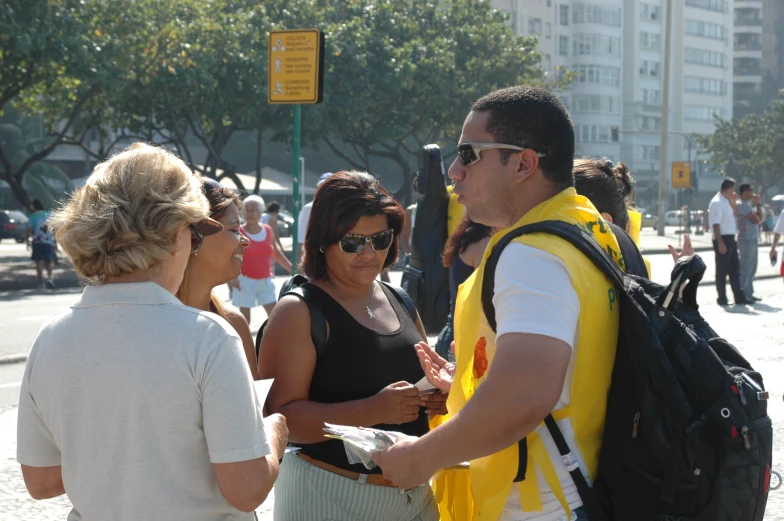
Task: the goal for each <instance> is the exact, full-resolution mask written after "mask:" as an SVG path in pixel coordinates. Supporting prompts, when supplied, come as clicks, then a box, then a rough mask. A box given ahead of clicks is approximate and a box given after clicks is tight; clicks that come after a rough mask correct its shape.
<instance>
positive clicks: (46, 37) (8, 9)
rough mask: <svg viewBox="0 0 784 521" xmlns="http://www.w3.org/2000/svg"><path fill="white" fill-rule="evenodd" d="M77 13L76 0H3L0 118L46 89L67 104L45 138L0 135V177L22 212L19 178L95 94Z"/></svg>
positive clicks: (89, 49) (25, 199) (25, 201)
mask: <svg viewBox="0 0 784 521" xmlns="http://www.w3.org/2000/svg"><path fill="white" fill-rule="evenodd" d="M82 15H83V12H82V10H81V4H80V2H78V1H77V0H49V1H47V0H7V1H6V2H5V4H4V6H3V9H2V10H0V114H1V113H2V112H4V111H5V110H6V109H7V108H8V107H9V104H10V103H11V102H12V101H13V100H16V103H17V106H18V107H19V108H20V109H24V108H26V107H28V106H30V105H35V104H38V103H41V100H40V98H41V97H42V96H43V95H44V94H43V93H44V91H45V90H46V89H52V90H58V91H59V92H60V95H61V96H62V97H63V98H64V99H67V100H68V101H67V103H68V108H69V110H67V111H64V112H62V113H61V118H60V119H58V120H56V121H53V122H52V124H51V125H50V128H49V129H48V130H49V132H47V134H48V136H47V137H46V138H44V139H39V140H34V141H24V140H20V139H13V134H5V135H4V136H5V137H4V139H1V140H0V179H2V180H4V181H5V182H7V183H8V184H9V186H10V187H11V191H12V193H13V194H14V197H15V198H16V199H17V200H18V201H19V202H20V203H21V204H22V205H23V206H26V207H28V208H31V199H30V197H29V195H28V194H27V191H26V190H25V188H24V184H23V180H24V177H25V174H26V173H27V172H28V171H29V170H30V168H31V167H32V166H33V165H34V164H36V163H37V162H38V161H40V160H41V159H43V158H45V157H46V156H48V155H49V154H50V153H51V152H52V151H53V150H54V148H55V147H56V146H57V145H58V144H60V143H61V142H62V140H63V139H64V137H65V136H66V135H68V133H69V132H70V131H71V128H72V126H73V124H74V121H75V120H76V119H77V118H78V117H79V115H80V114H81V112H82V110H83V109H84V107H85V105H86V104H87V103H88V102H89V101H90V100H91V99H92V98H94V97H95V96H96V94H97V92H98V90H99V89H98V87H97V86H96V84H95V83H94V82H92V81H90V76H91V72H92V71H90V68H89V67H88V66H87V63H88V62H89V61H90V57H91V56H92V54H93V53H94V50H95V49H94V46H93V43H92V41H91V40H90V38H89V35H85V34H84V32H83V31H82V30H81V28H82V23H83V18H82ZM9 136H10V137H9Z"/></svg>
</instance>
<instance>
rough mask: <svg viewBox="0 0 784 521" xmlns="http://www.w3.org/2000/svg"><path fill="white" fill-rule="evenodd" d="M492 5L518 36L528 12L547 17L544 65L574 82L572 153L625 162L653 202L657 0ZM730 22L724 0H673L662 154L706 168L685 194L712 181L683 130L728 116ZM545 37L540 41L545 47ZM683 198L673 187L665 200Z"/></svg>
mask: <svg viewBox="0 0 784 521" xmlns="http://www.w3.org/2000/svg"><path fill="white" fill-rule="evenodd" d="M737 1H740V0H737ZM746 1H750V0H746ZM757 1H762V0H757ZM774 1H779V0H774ZM549 4H552V5H549ZM493 5H494V6H495V7H496V8H498V9H501V10H503V11H505V12H507V13H510V15H512V16H513V17H514V19H515V20H516V21H515V22H514V23H513V24H512V26H513V27H515V29H516V31H517V33H518V34H521V35H530V34H531V33H530V32H527V31H526V30H525V29H526V24H527V20H528V18H529V17H530V16H534V13H537V14H536V16H537V17H539V16H544V14H540V13H541V11H542V9H544V10H546V13H547V15H551V16H552V17H553V18H554V20H555V25H554V27H555V31H554V33H553V37H554V42H553V43H554V45H555V51H554V52H555V58H554V60H553V62H552V65H553V67H556V68H557V67H558V66H563V67H566V68H568V69H569V70H571V71H572V73H573V74H574V80H575V81H574V83H572V84H571V85H570V86H569V87H568V89H566V91H565V92H562V93H559V96H560V97H561V99H562V100H563V101H564V102H565V103H566V104H567V106H568V107H569V109H570V112H571V114H572V117H573V119H574V124H575V131H576V134H577V135H576V140H577V154H578V155H580V156H586V157H608V158H610V159H613V160H623V161H624V162H626V163H627V164H629V166H630V167H631V169H632V172H633V173H634V176H635V178H636V179H637V198H638V201H639V202H640V203H641V204H642V205H645V206H648V207H653V206H654V204H655V200H656V197H657V194H658V179H659V161H660V151H661V137H660V136H661V125H662V102H663V99H662V80H663V78H662V76H663V67H664V59H663V57H664V35H665V31H664V29H665V27H664V20H665V12H664V8H665V3H664V1H663V0H581V1H577V0H557V1H553V2H551V3H550V2H546V1H539V0H494V1H493ZM732 28H733V12H732V9H731V5H730V0H674V1H673V13H672V41H671V46H672V50H671V63H670V85H671V87H670V100H669V117H670V122H669V129H670V137H669V149H668V162H672V161H687V160H689V159H691V160H692V162H693V164H695V166H696V170H697V172H698V173H700V174H703V173H704V174H706V180H705V183H703V184H702V185H700V186H699V193H697V192H695V193H693V194H692V195H691V196H694V197H697V196H699V199H698V200H701V199H702V198H703V197H702V195H703V194H702V192H705V194H707V193H710V192H711V191H713V190H714V186H713V185H714V184H715V183H714V181H713V179H712V177H711V175H710V172H709V171H707V170H706V169H705V167H704V165H703V164H702V163H701V162H699V161H698V159H699V157H698V147H697V145H696V143H695V142H694V140H693V139H690V136H691V135H692V134H695V133H696V134H710V133H712V132H713V130H714V128H715V124H714V116H720V117H723V118H728V117H731V116H732V109H733V101H732V100H733V97H732V93H733V77H732V38H731V35H732ZM521 29H522V30H521ZM540 41H541V40H540ZM553 43H551V42H549V41H548V42H546V43H544V44H542V45H546V46H547V48H548V49H552V45H553ZM543 49H544V47H543ZM713 177H716V176H715V175H714V176H713ZM679 195H683V194H679ZM691 196H690V197H691ZM681 202H682V201H681V200H676V197H675V196H674V195H673V197H672V200H671V201H670V204H671V206H673V207H674V206H675V205H676V204H679V203H681Z"/></svg>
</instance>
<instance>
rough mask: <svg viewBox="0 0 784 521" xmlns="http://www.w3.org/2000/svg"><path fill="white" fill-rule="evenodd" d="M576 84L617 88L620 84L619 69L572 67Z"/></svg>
mask: <svg viewBox="0 0 784 521" xmlns="http://www.w3.org/2000/svg"><path fill="white" fill-rule="evenodd" d="M574 74H575V78H576V81H577V83H598V84H600V85H611V86H618V85H620V84H621V69H620V68H619V67H608V66H605V65H577V66H575V67H574Z"/></svg>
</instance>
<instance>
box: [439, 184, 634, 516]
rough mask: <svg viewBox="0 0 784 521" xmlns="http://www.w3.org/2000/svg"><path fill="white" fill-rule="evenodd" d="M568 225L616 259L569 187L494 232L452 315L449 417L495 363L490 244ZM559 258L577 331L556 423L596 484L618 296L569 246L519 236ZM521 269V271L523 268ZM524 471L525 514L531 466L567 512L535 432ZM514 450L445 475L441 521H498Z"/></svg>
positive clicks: (613, 247) (536, 499)
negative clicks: (570, 435)
mask: <svg viewBox="0 0 784 521" xmlns="http://www.w3.org/2000/svg"><path fill="white" fill-rule="evenodd" d="M546 220H558V221H565V222H568V223H572V224H575V225H578V226H580V227H581V228H583V229H584V230H586V231H589V232H590V233H592V234H593V236H594V237H595V238H596V240H597V241H598V242H599V244H601V245H602V246H603V247H604V248H605V250H607V251H608V252H609V253H610V254H611V255H612V257H613V259H614V260H615V261H616V263H618V264H620V265H622V261H620V260H619V259H620V249H619V247H618V242H617V241H616V239H615V236H614V235H613V234H612V232H611V231H610V228H609V226H607V225H606V223H605V221H604V220H603V219H602V218H601V216H600V215H599V212H597V211H596V209H595V208H594V206H593V204H591V202H590V201H589V200H588V199H587V198H585V197H583V196H581V195H577V193H576V192H575V190H574V188H568V189H566V190H564V191H562V192H561V193H559V194H557V195H556V196H555V197H552V198H551V199H548V200H547V201H545V202H543V203H541V204H539V205H538V206H536V207H535V208H533V209H532V210H531V211H529V212H528V213H527V214H526V215H525V216H524V217H523V218H522V219H520V220H519V221H518V222H517V223H516V224H515V225H514V226H513V227H512V228H508V229H506V230H502V231H500V232H498V233H496V234H495V235H494V236H493V237H492V239H491V240H490V244H489V246H488V248H487V250H486V251H485V255H484V258H483V260H482V263H481V264H480V266H479V268H477V270H476V271H475V272H474V274H473V275H472V276H471V277H469V278H468V280H466V282H465V283H463V285H461V286H460V291H459V292H458V297H457V309H456V313H455V342H456V351H457V368H456V372H455V377H454V381H453V384H452V390H451V393H450V395H449V399H448V401H447V407H448V410H449V412H450V415H454V414H456V413H458V412H459V411H460V410H461V409H462V408H463V407H464V406H465V404H466V403H467V402H468V400H469V399H470V398H471V396H472V395H473V393H474V391H475V389H476V388H477V387H478V386H480V385H481V384H482V382H483V381H484V379H485V377H486V373H487V370H488V369H489V367H490V366H491V365H492V364H493V359H494V357H495V349H496V346H495V334H494V333H493V331H492V329H491V328H490V326H489V324H488V323H487V319H486V318H485V315H484V312H483V310H482V298H481V295H482V277H483V275H484V269H485V263H486V262H487V258H488V257H489V255H490V252H491V251H492V249H493V246H494V245H495V244H496V243H497V242H498V241H499V240H500V239H501V238H502V237H503V236H504V235H506V234H507V233H509V232H510V231H512V230H513V229H514V228H519V227H520V226H523V225H526V224H530V223H535V222H540V221H546ZM514 241H515V242H519V243H522V244H527V245H529V246H532V247H534V248H538V249H541V250H544V251H546V252H548V253H551V254H553V255H555V256H557V257H558V258H560V259H561V260H562V261H563V262H564V264H565V265H566V267H567V269H568V270H569V274H570V275H571V278H572V283H573V285H574V288H575V291H576V292H577V296H578V298H579V301H580V316H579V322H578V331H577V346H576V349H577V351H576V356H577V359H576V365H575V371H574V377H573V380H572V396H571V404H570V405H569V406H568V407H565V408H563V409H560V410H557V411H554V412H553V416H554V417H555V419H556V420H562V419H564V418H570V419H571V422H572V427H573V429H574V433H575V439H576V440H577V444H578V446H579V449H580V453H581V454H582V456H583V460H584V461H585V463H586V465H587V468H586V469H584V470H585V471H587V472H588V474H589V475H590V477H591V478H592V479H593V478H594V477H595V475H596V470H597V468H598V465H599V451H600V449H601V441H602V434H603V432H604V418H605V414H606V409H607V392H608V391H609V388H610V378H611V374H612V369H613V365H614V361H615V349H616V344H617V341H618V295H617V294H616V289H615V288H614V286H613V285H612V284H610V282H609V281H608V280H607V279H606V278H605V276H604V275H602V273H601V272H600V271H599V269H598V268H596V267H595V266H594V265H593V263H591V262H590V261H588V260H587V259H586V258H585V257H584V256H583V255H582V254H580V253H579V252H578V251H577V250H576V249H575V248H574V246H572V245H571V244H569V243H567V242H566V241H564V240H562V239H560V238H558V237H555V236H553V235H548V234H533V235H524V236H522V237H518V238H516V239H514ZM522 269H525V268H524V267H523V268H522ZM527 441H528V472H527V477H526V479H525V481H523V482H520V483H518V484H517V486H518V487H519V491H520V498H521V503H522V505H523V511H525V512H536V511H540V510H542V502H541V497H540V494H539V488H540V487H539V483H538V482H537V473H536V470H535V467H537V468H539V470H540V471H541V472H542V475H543V476H544V478H545V480H546V481H547V485H548V486H549V488H550V489H551V490H552V491H553V493H554V494H555V496H556V497H557V498H558V500H559V502H560V503H561V505H562V506H563V507H564V510H565V511H566V512H569V507H568V504H567V502H566V498H565V496H564V493H563V490H562V489H561V485H560V483H559V480H558V477H557V475H556V472H555V468H554V467H553V464H552V462H551V461H550V458H549V456H548V454H547V451H546V449H545V446H544V443H543V442H542V440H541V439H540V438H539V437H538V436H537V434H536V432H532V433H531V434H529V436H528V438H527ZM517 466H518V445H517V444H514V445H512V446H510V447H507V448H506V449H504V450H502V451H501V452H497V453H495V454H492V455H490V456H487V457H484V458H480V459H477V460H474V461H471V465H470V470H468V471H460V470H452V471H445V472H442V473H441V474H440V475H439V476H437V478H436V480H435V483H434V490H435V493H436V499H437V500H438V501H439V509H440V511H441V519H442V520H445V521H457V520H461V521H462V520H479V521H495V520H497V519H498V517H499V516H500V515H501V513H502V512H503V510H504V506H505V504H506V502H507V499H508V496H509V493H510V491H511V488H512V486H513V485H514V483H513V480H514V477H515V475H516V474H517V470H518V469H517Z"/></svg>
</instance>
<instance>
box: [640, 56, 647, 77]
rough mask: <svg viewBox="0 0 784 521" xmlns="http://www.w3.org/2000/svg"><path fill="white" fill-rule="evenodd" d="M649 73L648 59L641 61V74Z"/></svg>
mask: <svg viewBox="0 0 784 521" xmlns="http://www.w3.org/2000/svg"><path fill="white" fill-rule="evenodd" d="M647 75H648V60H641V61H640V76H647Z"/></svg>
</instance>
